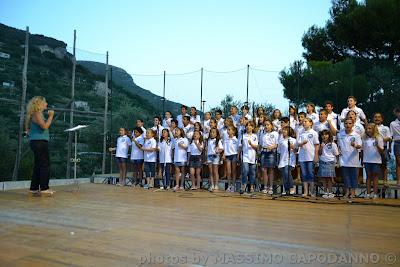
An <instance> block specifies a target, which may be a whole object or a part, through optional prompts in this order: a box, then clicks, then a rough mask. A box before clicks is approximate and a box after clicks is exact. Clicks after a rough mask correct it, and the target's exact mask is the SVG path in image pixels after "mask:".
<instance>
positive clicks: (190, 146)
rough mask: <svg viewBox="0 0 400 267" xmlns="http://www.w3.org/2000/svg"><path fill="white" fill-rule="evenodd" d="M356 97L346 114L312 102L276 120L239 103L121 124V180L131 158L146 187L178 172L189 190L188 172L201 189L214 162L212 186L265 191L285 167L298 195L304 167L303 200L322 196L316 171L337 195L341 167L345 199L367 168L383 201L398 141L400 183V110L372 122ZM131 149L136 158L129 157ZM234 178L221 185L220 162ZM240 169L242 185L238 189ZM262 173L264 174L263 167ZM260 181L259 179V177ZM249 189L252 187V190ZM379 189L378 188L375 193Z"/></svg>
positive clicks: (290, 188) (165, 185) (179, 185)
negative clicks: (147, 124) (382, 185)
mask: <svg viewBox="0 0 400 267" xmlns="http://www.w3.org/2000/svg"><path fill="white" fill-rule="evenodd" d="M356 103H357V101H356V98H355V97H353V96H349V97H348V99H347V104H348V106H347V107H346V108H345V109H343V111H342V112H341V114H340V115H339V114H336V113H334V111H333V108H334V106H333V103H332V102H330V101H327V102H326V103H325V106H324V108H322V109H320V110H319V113H318V114H317V113H316V110H315V105H314V104H313V103H308V104H307V105H306V112H297V107H296V106H295V105H291V106H290V108H289V114H288V116H287V117H283V116H282V113H281V111H280V110H279V109H276V110H274V111H273V112H272V116H271V117H269V116H268V115H267V114H265V111H264V109H263V107H259V108H257V111H256V112H255V114H254V118H253V116H251V114H249V107H248V106H247V105H244V106H243V107H241V114H240V115H239V110H238V108H237V107H236V106H232V107H231V109H230V116H229V117H227V118H225V119H224V118H223V117H222V111H221V110H216V111H215V114H214V115H215V117H214V118H212V114H211V113H210V112H206V113H204V118H203V120H201V119H200V116H199V114H198V112H197V110H196V108H195V107H191V108H190V114H187V107H186V106H182V107H181V114H180V115H178V116H177V118H176V119H173V117H172V114H171V112H166V113H165V118H164V119H161V118H160V117H154V126H153V127H152V128H150V129H145V128H144V127H143V121H142V120H137V122H136V127H135V128H134V129H133V132H132V133H129V132H128V131H127V130H126V129H125V128H120V131H119V135H120V137H119V138H118V139H117V146H116V148H111V149H110V150H116V155H115V156H116V159H117V161H118V164H119V169H120V183H119V185H125V179H126V172H127V171H126V168H127V163H128V159H130V162H131V163H132V166H133V178H134V182H133V183H134V185H135V184H140V183H141V181H142V178H143V171H144V174H145V177H146V183H145V184H144V188H152V187H154V177H155V176H156V173H158V172H159V173H160V175H161V176H162V177H163V182H162V186H161V189H169V188H170V186H171V175H172V173H174V175H175V186H174V187H173V190H174V191H177V190H183V189H184V178H185V176H186V175H187V171H188V173H189V175H190V178H191V189H192V190H196V189H199V188H200V187H201V180H202V170H203V168H202V167H203V165H204V164H206V165H207V166H208V176H209V181H210V182H209V188H208V190H210V191H217V190H222V189H223V190H226V191H227V192H236V191H239V192H240V193H241V194H242V193H244V192H246V191H247V190H248V191H250V192H254V191H255V190H258V188H256V184H263V187H262V190H261V189H260V190H261V191H262V193H264V194H271V195H272V194H273V193H274V190H273V188H274V187H273V186H274V181H275V177H276V170H277V169H278V170H279V172H280V175H281V178H282V185H283V191H282V195H286V194H290V195H293V194H295V189H294V181H293V178H292V170H294V169H295V168H297V178H296V179H299V180H300V179H301V180H302V182H303V194H302V196H303V197H308V196H309V195H310V196H311V197H316V193H315V186H314V182H315V168H316V167H318V171H317V176H318V177H319V178H320V180H321V181H322V183H323V187H324V194H323V197H324V198H333V197H334V194H333V192H332V185H333V183H335V178H336V169H337V167H340V169H341V177H342V178H343V183H344V189H345V193H344V197H345V198H347V199H348V200H349V201H351V199H352V198H353V197H355V189H356V188H357V185H358V177H359V172H360V170H361V168H362V167H363V168H364V169H365V172H366V176H367V192H366V194H365V197H366V198H377V193H378V177H380V175H382V177H383V179H384V181H385V182H386V181H387V168H386V162H387V159H388V155H389V153H390V151H391V143H392V142H393V143H394V146H393V147H394V148H393V152H394V155H395V157H396V175H397V185H399V183H400V109H399V108H397V109H395V110H394V114H395V116H396V117H397V119H396V120H395V121H393V122H391V123H390V127H387V126H384V125H383V116H382V114H381V113H375V114H374V115H373V119H372V121H371V122H369V121H368V120H367V117H366V115H365V114H364V112H363V110H362V109H361V108H359V107H357V105H356ZM129 151H130V155H129ZM220 165H223V166H224V167H223V173H224V176H225V177H226V179H227V181H228V183H227V187H226V188H221V189H220V188H219V166H220ZM238 169H240V171H239V172H240V175H239V176H240V177H241V183H240V184H241V186H240V187H238V188H237V187H236V178H237V176H238V171H237V170H238ZM258 170H259V172H258ZM257 174H259V178H260V183H256V178H257V177H258V175H257ZM247 186H248V187H247ZM371 187H372V190H371Z"/></svg>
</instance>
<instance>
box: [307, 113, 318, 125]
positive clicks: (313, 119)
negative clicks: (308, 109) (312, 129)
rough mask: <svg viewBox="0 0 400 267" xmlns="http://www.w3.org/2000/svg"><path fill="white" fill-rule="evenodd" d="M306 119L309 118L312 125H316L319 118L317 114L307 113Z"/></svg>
mask: <svg viewBox="0 0 400 267" xmlns="http://www.w3.org/2000/svg"><path fill="white" fill-rule="evenodd" d="M306 117H307V118H310V119H311V120H312V121H313V123H316V122H317V121H319V117H318V114H317V113H311V114H308V113H307V115H306Z"/></svg>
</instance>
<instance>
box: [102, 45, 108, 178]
mask: <svg viewBox="0 0 400 267" xmlns="http://www.w3.org/2000/svg"><path fill="white" fill-rule="evenodd" d="M105 82H106V85H105V100H104V125H103V161H102V164H101V173H102V174H105V173H106V157H107V153H106V150H107V112H108V51H107V54H106V80H105Z"/></svg>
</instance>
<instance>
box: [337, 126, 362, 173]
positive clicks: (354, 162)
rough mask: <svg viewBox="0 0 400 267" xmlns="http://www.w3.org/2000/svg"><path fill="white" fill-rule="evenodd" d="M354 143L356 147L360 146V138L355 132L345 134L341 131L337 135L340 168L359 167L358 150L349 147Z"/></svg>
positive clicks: (343, 130)
mask: <svg viewBox="0 0 400 267" xmlns="http://www.w3.org/2000/svg"><path fill="white" fill-rule="evenodd" d="M352 141H354V143H355V144H356V145H362V141H361V137H360V135H359V134H357V133H356V132H354V131H353V132H351V133H350V134H346V131H345V129H342V130H341V131H340V132H339V134H338V145H339V149H340V154H341V155H340V156H339V163H340V166H341V167H360V162H359V161H360V159H359V153H358V149H356V148H354V147H353V146H352V145H351V142H352Z"/></svg>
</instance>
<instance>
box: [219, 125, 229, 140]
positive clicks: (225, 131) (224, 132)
mask: <svg viewBox="0 0 400 267" xmlns="http://www.w3.org/2000/svg"><path fill="white" fill-rule="evenodd" d="M219 135H220V136H221V139H222V140H225V139H228V138H229V135H228V129H227V128H225V127H224V128H222V129H221V130H220V132H219Z"/></svg>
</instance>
